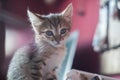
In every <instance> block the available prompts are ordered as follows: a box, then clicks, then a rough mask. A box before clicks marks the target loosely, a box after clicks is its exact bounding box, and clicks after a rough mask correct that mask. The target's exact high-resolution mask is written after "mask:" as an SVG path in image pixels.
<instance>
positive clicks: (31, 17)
mask: <svg viewBox="0 0 120 80" xmlns="http://www.w3.org/2000/svg"><path fill="white" fill-rule="evenodd" d="M27 14H28V17H29V20H30V22H31V23H32V24H35V25H37V24H38V25H39V24H40V23H41V22H42V20H41V19H40V18H39V17H38V15H37V14H35V13H33V12H31V11H30V10H29V9H28V10H27Z"/></svg>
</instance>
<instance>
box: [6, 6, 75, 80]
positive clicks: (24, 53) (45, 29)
mask: <svg viewBox="0 0 120 80" xmlns="http://www.w3.org/2000/svg"><path fill="white" fill-rule="evenodd" d="M72 10H73V7H72V4H69V5H68V6H67V8H66V9H65V10H64V11H63V12H61V13H57V14H49V15H39V14H35V13H32V12H31V11H29V10H28V16H29V20H30V22H31V25H32V27H33V30H34V32H35V41H34V42H32V43H31V44H28V45H27V46H25V47H23V48H21V49H19V50H18V51H17V52H16V53H15V54H14V56H13V58H12V60H11V63H10V65H9V69H8V74H7V78H8V80H58V77H59V76H58V71H59V69H60V66H61V63H62V60H63V58H64V55H65V53H66V47H65V40H66V39H67V38H68V36H69V33H70V28H71V16H72Z"/></svg>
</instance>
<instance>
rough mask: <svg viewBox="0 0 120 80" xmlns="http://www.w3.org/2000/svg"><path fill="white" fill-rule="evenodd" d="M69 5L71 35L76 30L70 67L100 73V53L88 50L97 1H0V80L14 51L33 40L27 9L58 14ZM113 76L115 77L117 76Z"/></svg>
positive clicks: (90, 48)
mask: <svg viewBox="0 0 120 80" xmlns="http://www.w3.org/2000/svg"><path fill="white" fill-rule="evenodd" d="M69 3H72V4H73V7H74V12H73V18H72V21H73V24H72V31H71V32H73V31H75V30H78V31H80V36H79V40H78V45H77V48H76V49H77V50H76V53H75V57H74V61H73V66H72V68H74V69H78V70H83V71H87V72H92V73H99V74H102V73H101V71H100V54H99V53H98V52H95V51H94V50H93V47H92V41H93V37H94V33H95V30H96V27H97V24H98V19H99V9H100V1H99V0H0V80H6V73H7V69H8V65H9V62H10V60H11V58H12V56H13V54H14V52H15V51H16V50H17V49H18V48H20V47H22V46H24V45H26V44H28V43H30V42H31V41H32V40H33V36H34V33H33V31H32V27H31V25H30V23H29V21H28V17H27V9H28V8H29V9H30V10H31V11H32V12H35V13H39V14H49V13H56V12H57V13H58V12H61V11H62V10H64V9H65V7H66V6H67V5H68V4H69ZM4 38H5V39H4ZM4 43H5V45H4ZM4 50H5V51H4ZM4 53H5V54H4ZM110 76H113V75H110ZM114 76H118V77H119V74H117V75H114Z"/></svg>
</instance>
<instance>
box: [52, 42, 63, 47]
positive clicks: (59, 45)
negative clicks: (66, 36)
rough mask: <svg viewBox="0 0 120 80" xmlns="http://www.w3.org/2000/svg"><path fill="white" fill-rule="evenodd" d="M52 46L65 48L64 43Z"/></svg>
mask: <svg viewBox="0 0 120 80" xmlns="http://www.w3.org/2000/svg"><path fill="white" fill-rule="evenodd" d="M51 45H52V46H54V47H64V46H65V44H64V43H51Z"/></svg>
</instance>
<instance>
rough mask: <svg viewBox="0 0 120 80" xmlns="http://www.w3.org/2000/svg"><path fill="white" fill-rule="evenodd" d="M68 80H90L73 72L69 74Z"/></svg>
mask: <svg viewBox="0 0 120 80" xmlns="http://www.w3.org/2000/svg"><path fill="white" fill-rule="evenodd" d="M66 80H88V78H87V77H86V76H85V75H84V74H80V73H79V72H77V71H74V70H71V71H70V72H68V73H67V78H66Z"/></svg>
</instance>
